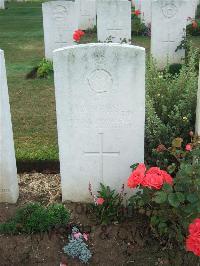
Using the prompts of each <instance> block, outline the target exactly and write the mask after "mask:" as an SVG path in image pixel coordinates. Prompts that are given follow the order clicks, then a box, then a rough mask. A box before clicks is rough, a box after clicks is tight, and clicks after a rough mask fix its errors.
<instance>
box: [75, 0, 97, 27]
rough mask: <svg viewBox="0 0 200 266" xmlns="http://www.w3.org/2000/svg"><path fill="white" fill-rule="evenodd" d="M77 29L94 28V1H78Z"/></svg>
mask: <svg viewBox="0 0 200 266" xmlns="http://www.w3.org/2000/svg"><path fill="white" fill-rule="evenodd" d="M79 6H80V16H79V29H81V30H87V29H93V28H94V27H95V26H96V13H97V12H96V0H79Z"/></svg>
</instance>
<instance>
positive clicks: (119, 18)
mask: <svg viewBox="0 0 200 266" xmlns="http://www.w3.org/2000/svg"><path fill="white" fill-rule="evenodd" d="M97 36H98V41H99V42H115V43H121V42H127V43H129V42H130V40H131V2H130V1H125V0H117V1H113V0H97Z"/></svg>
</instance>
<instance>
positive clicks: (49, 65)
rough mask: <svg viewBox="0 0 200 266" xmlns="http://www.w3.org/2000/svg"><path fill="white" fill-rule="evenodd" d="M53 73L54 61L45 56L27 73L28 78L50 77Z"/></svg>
mask: <svg viewBox="0 0 200 266" xmlns="http://www.w3.org/2000/svg"><path fill="white" fill-rule="evenodd" d="M52 75H53V62H52V61H50V60H48V59H46V58H43V59H42V60H41V61H40V62H39V64H38V65H37V66H36V67H34V68H33V69H32V70H31V71H30V72H29V73H28V74H27V75H26V78H27V79H36V78H50V77H51V76H52Z"/></svg>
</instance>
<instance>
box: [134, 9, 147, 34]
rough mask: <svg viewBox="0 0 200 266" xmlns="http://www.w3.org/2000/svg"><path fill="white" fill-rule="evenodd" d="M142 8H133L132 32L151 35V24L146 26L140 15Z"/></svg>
mask: <svg viewBox="0 0 200 266" xmlns="http://www.w3.org/2000/svg"><path fill="white" fill-rule="evenodd" d="M140 14H141V12H140V10H135V8H134V7H133V8H132V15H131V30H132V34H133V35H134V36H135V35H137V36H139V35H142V36H150V35H151V25H149V27H146V25H145V23H144V22H143V21H142V20H141V17H140Z"/></svg>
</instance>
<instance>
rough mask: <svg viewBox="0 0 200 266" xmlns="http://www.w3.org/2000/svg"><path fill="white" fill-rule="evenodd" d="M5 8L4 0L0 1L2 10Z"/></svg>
mask: <svg viewBox="0 0 200 266" xmlns="http://www.w3.org/2000/svg"><path fill="white" fill-rule="evenodd" d="M4 8H5V3H4V0H0V9H4Z"/></svg>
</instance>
